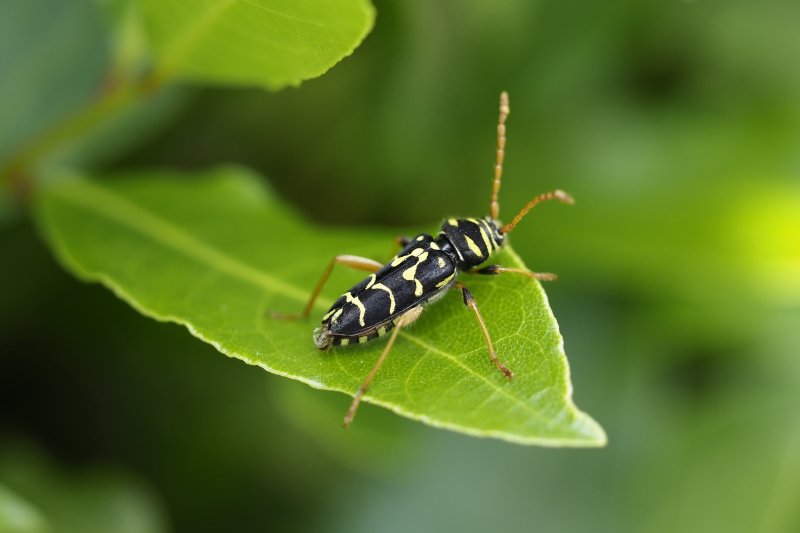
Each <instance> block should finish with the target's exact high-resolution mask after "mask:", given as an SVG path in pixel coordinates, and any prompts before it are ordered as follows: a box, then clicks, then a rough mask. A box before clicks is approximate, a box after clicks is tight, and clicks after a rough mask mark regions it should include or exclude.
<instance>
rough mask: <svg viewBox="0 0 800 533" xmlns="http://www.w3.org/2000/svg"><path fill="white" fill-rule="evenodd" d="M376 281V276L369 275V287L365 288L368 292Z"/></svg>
mask: <svg viewBox="0 0 800 533" xmlns="http://www.w3.org/2000/svg"><path fill="white" fill-rule="evenodd" d="M375 279H376V278H375V274H370V275H369V283H367V286H366V287H364V290H367V289H369V288H370V287H372V284H373V283H375Z"/></svg>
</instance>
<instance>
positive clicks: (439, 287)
mask: <svg viewBox="0 0 800 533" xmlns="http://www.w3.org/2000/svg"><path fill="white" fill-rule="evenodd" d="M455 275H456V274H455V272H453V273H452V274H450V275H449V276H447V277H446V278H444V279H443V280H442V281H440V282H439V283H437V284H436V288H437V289H441V288H442V287H444V286H445V285H447V284H448V283H450V282H451V281H452V280H453V277H455Z"/></svg>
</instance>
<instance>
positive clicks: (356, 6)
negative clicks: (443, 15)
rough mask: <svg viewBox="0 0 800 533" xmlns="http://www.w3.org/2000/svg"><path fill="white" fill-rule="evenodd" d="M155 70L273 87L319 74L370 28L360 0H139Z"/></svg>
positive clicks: (366, 6) (368, 8) (370, 14)
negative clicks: (152, 52) (154, 57)
mask: <svg viewBox="0 0 800 533" xmlns="http://www.w3.org/2000/svg"><path fill="white" fill-rule="evenodd" d="M140 2H141V6H142V8H143V9H142V12H143V16H144V21H145V25H146V29H147V31H148V34H149V36H150V40H151V44H152V48H153V49H154V51H155V53H156V56H157V57H156V64H157V70H158V71H159V72H160V73H161V75H162V76H165V77H172V76H181V77H185V78H190V79H193V80H198V81H204V82H209V83H219V84H228V85H262V86H266V87H268V88H272V89H277V88H280V87H284V86H286V85H298V84H299V83H300V82H301V81H303V80H306V79H309V78H314V77H317V76H320V75H321V74H323V73H325V72H326V71H327V70H328V69H330V68H331V67H332V66H333V65H335V64H336V63H337V62H339V61H340V60H341V59H342V58H344V57H346V56H348V55H350V54H351V53H352V52H353V50H354V49H355V47H356V46H358V44H359V43H360V42H361V41H362V40H363V39H364V37H365V36H366V35H367V33H368V32H369V30H370V29H371V28H372V24H373V20H374V17H375V14H374V9H373V8H372V5H371V4H370V3H369V1H368V0H195V1H193V2H185V1H183V0H167V1H165V0H140Z"/></svg>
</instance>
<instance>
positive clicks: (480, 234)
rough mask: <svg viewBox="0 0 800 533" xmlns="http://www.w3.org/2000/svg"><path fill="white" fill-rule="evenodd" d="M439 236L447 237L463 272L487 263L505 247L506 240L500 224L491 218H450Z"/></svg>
mask: <svg viewBox="0 0 800 533" xmlns="http://www.w3.org/2000/svg"><path fill="white" fill-rule="evenodd" d="M439 236H440V237H445V238H446V239H447V240H448V241H449V242H450V244H451V245H452V248H453V252H454V257H453V259H454V260H455V261H456V263H457V264H458V267H459V269H461V270H466V269H469V268H472V267H475V266H477V265H480V264H481V263H483V262H485V261H486V260H487V259H489V256H490V255H492V253H493V252H494V251H495V250H497V249H499V248H500V247H502V246H503V242H504V238H505V237H504V235H503V234H502V233H501V232H500V229H499V223H498V222H497V221H496V220H494V219H492V218H491V217H486V218H449V219H447V220H445V221H444V224H442V229H441V232H440V233H439Z"/></svg>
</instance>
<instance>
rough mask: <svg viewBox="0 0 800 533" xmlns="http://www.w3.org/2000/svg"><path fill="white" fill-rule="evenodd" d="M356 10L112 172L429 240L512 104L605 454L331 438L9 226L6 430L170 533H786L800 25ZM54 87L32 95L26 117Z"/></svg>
mask: <svg viewBox="0 0 800 533" xmlns="http://www.w3.org/2000/svg"><path fill="white" fill-rule="evenodd" d="M11 4H14V2H11ZM17 4H21V2H17ZM376 8H377V13H378V16H377V19H376V26H375V29H374V30H373V32H372V33H371V34H370V36H369V37H368V38H367V39H366V41H365V42H364V44H363V45H362V46H361V47H360V48H359V49H358V50H357V52H356V53H355V54H354V55H353V56H352V57H350V58H348V59H346V60H345V61H344V62H342V64H340V65H338V66H337V67H336V68H335V69H333V70H332V71H331V72H329V73H328V74H326V76H324V77H322V78H320V79H318V80H314V81H312V82H308V83H306V84H305V85H303V86H302V87H301V88H300V89H298V90H294V89H290V90H286V91H283V92H280V93H275V94H268V93H264V92H262V91H256V90H248V91H233V90H221V89H215V90H203V91H201V92H198V93H197V94H195V95H193V96H192V97H191V99H190V100H189V101H188V102H187V103H186V104H185V107H184V108H183V109H177V110H176V111H173V112H175V113H179V115H178V116H177V118H176V119H175V120H173V121H171V122H170V124H169V125H167V126H166V127H163V128H162V129H161V130H160V133H159V134H158V135H155V136H153V135H152V134H151V136H150V137H149V140H148V141H147V142H145V143H144V144H139V145H138V147H136V146H135V145H129V146H128V147H127V149H125V150H120V151H118V152H117V154H116V156H115V157H114V158H113V159H108V158H106V160H105V161H106V165H105V166H106V168H109V169H112V170H113V169H115V168H131V167H136V166H170V167H174V168H182V169H204V168H207V167H208V166H210V165H217V164H220V163H226V162H236V163H238V164H243V165H246V166H250V167H253V168H255V169H256V170H257V171H258V172H260V173H261V174H263V175H265V176H267V177H268V178H269V180H270V182H271V183H272V184H274V186H275V187H276V188H277V189H278V191H279V192H280V194H282V195H283V197H285V198H286V199H287V201H288V202H290V203H292V204H294V205H296V206H298V207H299V208H300V209H302V210H303V211H304V212H305V213H306V214H307V216H308V217H309V218H311V219H312V220H315V221H317V222H319V223H325V224H353V225H355V224H359V225H362V224H366V223H371V224H376V225H384V226H397V225H404V226H407V225H411V224H414V225H420V226H427V225H430V224H431V223H433V222H434V221H435V220H436V219H438V218H439V217H441V216H445V215H449V214H476V213H482V212H483V211H485V210H486V209H487V207H488V206H487V203H488V202H487V196H488V190H489V176H490V172H491V163H492V157H493V150H494V121H495V113H496V109H495V100H496V97H497V93H498V92H499V91H500V90H501V89H506V90H508V91H509V92H510V95H511V108H512V112H511V116H510V118H509V126H508V127H509V140H508V151H507V159H506V161H507V166H506V174H505V178H506V181H505V183H504V187H503V193H502V196H501V205H502V207H503V212H504V213H506V214H508V213H511V212H513V211H515V209H516V208H518V206H520V205H522V204H523V203H524V202H525V201H526V200H527V199H528V198H530V197H531V196H532V195H533V194H536V193H538V192H541V191H544V190H549V189H552V188H555V187H561V188H564V189H565V190H567V191H569V192H570V193H572V194H573V196H575V198H576V199H577V202H578V203H577V205H576V206H575V207H574V208H573V209H570V210H568V212H567V213H566V214H565V213H564V211H563V210H547V209H542V210H541V211H538V210H537V212H536V213H533V214H531V215H530V217H529V219H527V220H526V222H525V223H524V224H523V225H522V226H520V227H519V229H518V230H517V231H516V232H515V234H514V236H513V237H514V238H513V243H514V247H515V249H516V250H517V252H518V253H519V254H520V256H521V257H522V258H523V259H524V260H525V261H526V262H527V264H529V265H530V266H531V267H532V268H535V269H537V270H542V271H554V272H558V273H559V275H560V281H559V282H558V283H556V284H552V285H550V286H549V287H548V294H549V297H550V301H551V303H552V305H553V307H554V309H555V312H556V314H557V316H558V317H559V322H560V326H561V329H562V332H563V333H564V337H565V338H566V339H567V345H566V348H567V350H568V352H569V354H570V361H571V365H572V379H573V381H574V383H575V390H576V391H578V392H577V394H576V400H577V401H578V403H579V404H583V405H587V406H591V407H592V412H593V414H596V415H597V418H598V420H599V421H600V422H601V423H602V424H603V425H604V426H605V427H606V429H607V430H608V433H609V435H610V436H611V440H610V443H609V447H608V448H607V449H604V450H601V451H587V452H574V451H555V450H538V449H536V450H531V449H518V448H515V447H510V446H508V445H505V444H502V443H494V442H487V441H476V440H472V439H465V438H463V437H459V436H456V435H451V434H447V433H443V432H437V431H435V430H430V429H426V428H422V427H417V425H414V424H411V423H408V422H405V421H402V420H399V419H397V418H395V417H385V416H383V415H382V413H380V412H378V411H377V410H375V409H370V408H368V406H365V407H367V408H365V409H364V410H363V412H361V413H360V414H359V417H360V419H359V424H357V425H356V427H354V428H353V430H352V431H351V432H348V433H344V434H343V432H341V431H339V430H338V421H339V414H340V413H341V411H342V410H343V409H344V408H346V404H347V401H346V399H345V398H344V397H342V398H338V397H337V395H321V394H320V393H319V392H315V391H310V390H306V389H305V388H304V387H303V386H302V385H299V384H292V383H283V382H284V381H286V380H280V379H277V378H274V377H270V376H266V375H264V373H260V372H252V371H250V370H249V369H247V368H245V367H244V365H239V364H237V363H236V362H234V361H230V360H227V359H225V358H221V357H219V356H218V355H216V354H215V353H214V351H213V350H212V349H210V348H209V347H207V346H204V345H202V344H201V343H199V342H197V341H195V340H193V339H191V338H187V336H186V335H185V334H184V333H183V332H182V331H180V330H179V329H178V328H176V327H174V326H168V325H163V324H156V323H151V322H149V321H147V320H146V319H144V318H141V317H139V316H137V315H136V314H135V313H134V312H132V311H131V310H130V309H128V308H126V307H125V306H124V305H123V304H121V303H120V302H119V301H117V300H115V299H114V298H113V297H112V296H110V295H108V294H105V293H104V292H103V291H102V290H100V289H98V288H97V287H86V286H80V285H79V284H77V283H76V282H75V281H73V280H71V279H70V278H69V277H67V276H66V275H65V274H63V273H61V272H60V271H59V270H58V269H57V268H56V267H55V266H54V264H53V262H52V260H51V259H49V258H48V256H47V253H46V251H45V250H44V249H43V248H42V247H41V245H40V244H38V243H37V242H36V241H35V240H34V239H33V235H32V232H31V229H30V228H29V227H28V225H27V224H26V223H25V222H23V221H20V220H16V221H12V222H6V223H5V227H4V228H3V229H2V234H1V235H0V239H1V240H0V242H2V254H3V259H4V261H2V262H0V272H2V279H3V280H4V282H3V289H2V295H3V297H2V298H0V312H1V313H2V321H0V342H1V344H0V346H2V349H1V350H0V353H1V354H2V355H1V356H0V398H2V399H1V400H0V405H2V406H3V407H2V410H1V411H0V428H2V431H3V432H4V433H6V434H8V435H12V436H13V435H18V434H22V435H26V436H28V437H29V438H31V439H35V440H36V441H37V442H39V443H40V444H41V445H43V446H45V447H46V448H47V449H49V450H51V451H52V452H53V453H54V454H56V455H57V456H58V457H59V459H60V460H62V461H64V462H66V463H76V464H80V463H84V462H86V461H89V460H95V459H103V460H109V461H114V462H116V463H118V464H120V465H122V466H124V467H125V468H127V469H129V470H131V471H134V472H136V473H137V474H138V475H140V476H142V477H143V478H145V479H146V480H147V481H148V483H149V485H151V486H152V487H153V488H154V490H155V491H157V493H158V495H159V497H160V498H161V499H162V500H163V504H164V509H165V512H166V513H167V515H168V516H169V517H170V523H171V524H172V525H173V527H174V528H175V530H178V531H218V530H221V529H226V530H237V531H263V530H266V529H278V528H282V529H305V530H324V531H348V532H352V531H376V530H379V531H394V530H397V531H407V530H412V529H414V530H420V531H434V530H435V531H481V530H485V529H487V528H489V527H491V528H493V529H498V530H501V529H502V530H526V531H530V530H534V529H536V530H542V531H552V530H558V531H587V530H591V531H615V532H616V531H675V530H681V531H703V532H711V531H724V532H730V531H742V532H751V531H765V532H788V531H797V530H798V529H800V512H798V510H797V507H796V505H795V504H796V502H797V501H798V500H800V445H798V434H800V425H799V424H798V421H797V415H796V406H797V405H798V400H800V392H798V391H800V358H798V357H797V354H798V353H799V352H800V350H799V348H800V328H798V325H799V324H800V239H798V237H797V235H800V209H798V206H799V205H800V151H798V150H797V146H798V144H799V143H800V96H798V95H800V68H799V67H800V38H798V37H797V32H796V21H797V20H798V16H800V4H797V3H796V2H786V1H783V0H767V1H765V2H759V3H753V2H746V1H744V0H730V1H726V2H713V1H695V2H673V3H642V2H633V1H630V0H620V1H612V2H605V3H592V2H581V3H563V2H552V1H548V2H545V1H536V2H524V1H522V0H517V1H514V2H506V3H503V4H502V6H498V4H497V3H492V2H483V1H480V2H479V1H471V2H455V1H449V2H436V3H434V2H422V1H419V0H418V1H415V2H405V3H389V2H376ZM65 9H66V8H65ZM20 16H21V15H20ZM40 16H41V17H44V15H40ZM36 20H37V21H40V22H41V23H42V24H44V23H45V22H46V21H55V20H56V18H49V19H43V18H37V19H36ZM58 20H62V19H58ZM80 20H82V21H84V20H93V19H92V18H91V17H89V18H81V19H80ZM0 21H2V23H3V24H5V25H8V26H12V27H13V26H14V25H15V24H16V23H17V22H19V23H20V24H22V20H21V19H16V18H14V19H13V22H9V18H8V17H0ZM4 27H5V26H4ZM6 35H8V33H7V32H6V31H3V32H0V36H3V37H5V36H6ZM37 35H40V36H42V38H41V43H42V46H51V45H52V46H54V47H57V46H58V41H57V39H56V37H57V35H55V34H53V35H51V34H49V33H47V32H42V33H37ZM70 42H78V41H77V40H76V41H70ZM61 49H62V50H66V49H67V48H66V47H62V48H61ZM0 50H2V51H3V52H5V53H6V54H8V55H4V56H3V57H4V58H5V57H16V55H21V54H22V53H23V52H24V51H25V50H22V49H20V48H19V47H18V46H17V47H15V46H12V45H9V46H5V45H4V46H2V47H0ZM9 50H12V51H15V52H13V53H9V52H8V51H9ZM3 64H4V65H5V64H7V63H3ZM54 65H55V64H54ZM59 66H63V65H62V64H61V63H59ZM54 68H55V66H53V68H52V69H45V72H47V73H50V72H55V70H53V69H54ZM91 68H92V66H91V65H89V64H88V63H84V62H75V63H71V69H70V74H71V75H72V76H74V77H75V78H78V80H76V81H80V80H84V81H85V80H86V77H89V76H91V75H92V74H91V73H92V72H93V71H92V70H91ZM22 80H23V78H21V77H17V76H13V77H8V76H3V78H2V82H0V95H2V102H0V109H9V108H8V107H5V106H8V105H9V103H8V100H7V98H11V99H12V100H11V101H12V104H11V107H12V108H13V107H14V105H15V104H14V103H16V104H18V105H20V106H21V104H19V102H21V101H22V100H20V98H21V97H19V96H13V97H12V96H7V95H8V94H9V93H5V92H4V91H3V90H1V89H3V88H4V87H6V86H7V85H6V84H10V83H17V82H19V83H22ZM52 86H53V85H52V84H47V83H45V84H44V85H41V84H40V82H39V80H38V79H34V78H32V79H31V80H30V81H25V82H24V83H22V85H21V87H23V89H22V91H23V94H32V95H33V94H37V93H36V91H42V96H40V97H38V99H37V100H35V101H37V102H39V101H40V102H41V106H38V107H41V108H43V109H44V108H45V107H46V106H45V104H47V105H50V104H51V103H53V104H54V103H55V102H56V98H57V97H58V95H59V94H60V93H59V92H58V91H53V90H52V89H51V88H52ZM48 88H49V89H48ZM28 91H30V92H28ZM3 123H4V124H8V123H9V122H7V121H6V120H5V119H4V120H3ZM14 124H15V126H14V127H15V128H22V127H23V125H18V124H17V123H14ZM24 126H25V127H27V126H28V125H27V124H24ZM30 127H31V131H32V130H33V127H34V124H31V125H30ZM36 127H37V129H38V128H39V126H36ZM4 131H6V132H7V131H8V130H7V129H4ZM131 146H133V148H131ZM264 245H265V246H269V243H264ZM387 246H388V243H387ZM347 251H348V250H342V252H343V253H346V252H347ZM6 258H11V260H7V259H6ZM309 395H310V396H309ZM318 396H321V397H318ZM328 396H329V397H330V398H327V397H328ZM337 402H338V403H337ZM329 404H333V405H332V406H331V405H329ZM54 405H56V406H57V409H53V406H54ZM2 482H3V480H1V479H0V483H2ZM28 501H30V500H28ZM31 503H32V504H33V502H31Z"/></svg>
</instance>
